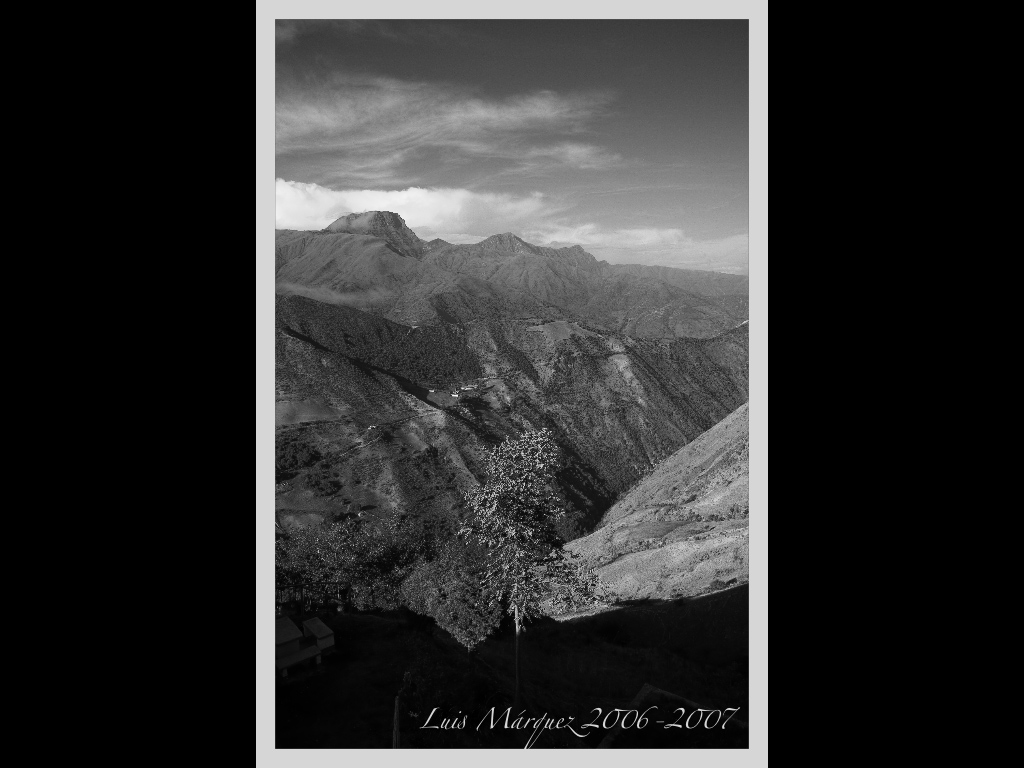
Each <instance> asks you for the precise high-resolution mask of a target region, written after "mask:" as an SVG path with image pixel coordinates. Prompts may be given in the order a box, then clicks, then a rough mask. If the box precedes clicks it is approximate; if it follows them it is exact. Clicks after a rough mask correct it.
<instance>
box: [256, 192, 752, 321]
mask: <svg viewBox="0 0 1024 768" xmlns="http://www.w3.org/2000/svg"><path fill="white" fill-rule="evenodd" d="M276 264H277V282H278V286H279V291H280V292H282V293H294V294H298V295H304V296H309V297H311V298H315V299H317V300H320V301H327V302H333V303H341V304H348V305H351V306H358V307H359V308H361V309H364V310H366V311H368V312H372V313H374V314H378V315H380V316H382V317H386V318H388V319H390V320H393V321H396V322H400V323H404V324H409V325H433V324H438V323H442V322H448V323H459V322H469V321H471V320H478V319H481V318H492V319H496V320H510V319H525V318H540V319H541V320H544V321H550V320H582V321H584V322H586V323H587V324H589V325H592V326H594V327H595V328H597V329H600V330H602V331H607V332H613V333H623V334H626V335H629V336H633V337H642V338H682V337H690V338H707V337H711V336H715V335H717V334H719V333H721V332H723V331H725V330H728V329H729V328H733V327H735V326H736V325H738V324H739V323H741V322H742V321H743V320H745V319H746V316H747V307H746V294H747V278H746V277H743V276H737V275H724V274H718V273H710V272H699V271H694V270H680V269H672V268H670V267H645V266H640V265H634V264H615V265H612V264H608V263H607V262H604V261H598V260H597V259H596V258H594V256H592V255H591V254H589V253H587V252H586V251H584V250H583V249H582V248H581V247H580V246H578V245H576V246H572V247H568V248H546V247H542V246H536V245H532V244H530V243H527V242H526V241H524V240H522V239H521V238H519V237H517V236H516V235H514V234H512V233H505V234H500V235H493V236H492V237H489V238H487V239H485V240H483V241H481V242H479V243H474V244H469V245H465V244H452V243H447V242H445V241H444V240H440V239H435V240H432V241H430V242H427V243H425V242H423V241H422V240H420V238H419V237H417V236H416V234H415V233H414V232H413V231H412V230H410V229H409V228H408V227H407V226H406V225H405V222H404V221H403V220H402V218H401V217H400V216H398V215H397V214H394V213H390V212H387V211H367V212H365V213H360V214H346V215H345V216H342V217H341V218H339V219H338V220H337V221H335V222H334V223H332V224H331V225H330V226H329V227H327V228H326V229H325V230H323V231H320V232H295V231H291V230H283V231H279V232H278V234H277V259H276Z"/></svg>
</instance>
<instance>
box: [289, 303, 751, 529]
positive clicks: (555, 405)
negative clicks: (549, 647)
mask: <svg viewBox="0 0 1024 768" xmlns="http://www.w3.org/2000/svg"><path fill="white" fill-rule="evenodd" d="M276 314H277V354H276V363H277V373H276V381H277V419H278V425H279V427H278V466H279V476H280V480H281V485H280V486H279V494H278V498H277V506H278V508H279V510H281V514H282V515H284V516H285V517H287V516H289V515H291V516H293V521H295V522H299V521H302V520H305V519H309V515H310V514H313V515H319V516H327V517H335V516H339V515H344V514H356V513H358V512H364V514H365V515H369V516H382V517H386V516H387V515H389V514H391V513H393V512H398V513H402V514H405V513H410V512H412V511H414V510H415V511H416V512H417V514H418V513H423V512H424V511H429V510H435V511H437V512H438V513H442V512H444V511H445V510H451V509H454V508H457V507H459V505H460V504H461V494H462V493H463V492H464V491H465V490H467V489H469V488H471V487H473V486H474V485H475V484H476V483H477V482H479V481H480V480H482V479H483V469H482V468H483V463H482V460H483V456H484V454H485V452H486V451H487V450H489V449H490V448H492V447H493V446H494V445H495V444H497V443H498V442H500V440H502V439H504V438H505V437H507V436H513V435H518V434H521V433H522V432H523V431H525V430H529V429H540V428H542V427H550V428H552V429H553V430H554V431H555V432H556V434H557V435H558V439H559V443H560V445H561V447H562V448H563V451H564V453H565V454H566V456H567V457H568V464H569V465H568V467H567V468H566V470H565V471H564V472H563V473H562V475H561V476H560V481H561V485H562V487H563V491H564V493H565V495H566V497H567V499H568V501H569V503H570V505H571V507H572V509H574V510H575V511H576V512H577V513H578V521H577V522H578V526H579V527H580V529H581V530H576V531H574V532H573V533H574V535H578V534H579V533H581V532H583V531H584V530H590V529H592V527H593V526H594V525H595V524H596V523H597V522H598V520H599V518H600V516H601V514H602V513H604V511H605V510H606V509H607V508H608V506H609V505H610V503H611V501H612V500H613V499H614V498H615V496H616V495H618V494H620V493H622V492H623V491H625V490H626V489H627V488H629V487H630V486H631V485H632V484H633V483H635V482H636V480H637V479H639V478H640V477H642V476H643V475H645V474H646V473H647V472H649V470H650V469H651V467H652V466H654V465H655V464H656V463H657V462H659V461H660V460H662V459H664V458H665V457H667V456H669V455H670V454H671V453H673V452H674V451H675V450H676V449H678V448H679V447H680V446H682V445H684V444H685V443H687V442H689V441H690V440H692V439H693V438H695V437H697V436H698V435H699V434H701V433H702V432H704V431H705V430H707V429H708V428H710V427H711V426H712V425H714V424H715V423H717V422H718V421H720V420H721V419H723V418H724V417H725V416H726V415H728V414H729V413H730V412H731V411H733V410H735V409H736V408H737V407H739V406H740V405H742V404H743V403H744V402H745V401H746V399H747V340H748V334H747V327H746V325H743V326H740V327H738V328H735V329H732V330H730V331H728V332H726V333H724V334H720V335H719V336H717V337H713V338H710V339H685V338H681V339H671V340H669V339H659V340H655V339H634V338H630V337H626V336H622V335H618V334H613V333H607V332H601V331H598V330H595V329H593V328H590V327H586V326H585V325H583V324H581V323H577V322H570V321H562V320H556V321H551V322H547V323H543V322H536V321H535V320H531V321H519V320H500V319H480V320H473V321H466V322H463V323H461V324H458V325H454V324H447V323H442V324H438V325H433V326H421V327H418V328H410V327H408V326H404V325H399V324H397V323H393V322H391V321H388V320H386V319H383V318H381V317H378V316H376V315H373V314H371V313H369V312H364V311H362V310H360V309H357V308H355V307H349V306H344V305H338V304H328V303H325V302H321V301H315V300H312V299H310V298H308V297H305V296H296V295H282V296H279V297H278V299H277V312H276ZM453 393H454V395H453ZM371 427H372V429H371Z"/></svg>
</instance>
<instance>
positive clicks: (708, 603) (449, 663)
mask: <svg viewBox="0 0 1024 768" xmlns="http://www.w3.org/2000/svg"><path fill="white" fill-rule="evenodd" d="M320 615H321V617H322V618H323V620H324V621H325V622H326V623H327V624H328V625H330V626H331V628H332V629H333V630H334V632H335V643H336V645H335V652H334V653H333V654H330V655H328V656H325V657H324V659H323V663H322V664H321V665H319V666H315V665H312V664H310V665H304V666H302V667H296V668H293V669H292V670H290V672H289V677H288V678H287V679H285V680H282V679H280V678H279V679H278V682H277V690H276V728H277V740H276V746H277V747H278V748H390V747H391V746H392V731H393V722H394V711H395V696H396V695H400V706H399V714H400V723H399V728H400V741H401V747H402V748H522V747H524V746H525V745H526V744H527V742H528V741H529V740H530V737H531V735H532V734H533V731H534V727H533V724H530V726H529V727H526V728H516V727H514V726H515V725H516V723H515V718H516V716H517V715H519V714H520V713H521V712H523V711H524V710H525V714H523V716H522V717H523V719H525V718H537V717H541V716H544V715H546V716H547V717H549V718H552V720H553V721H557V720H558V719H559V718H563V719H564V721H565V723H564V724H570V723H568V718H569V717H570V716H571V717H574V718H575V720H574V721H573V722H572V723H571V725H572V727H573V728H575V729H576V731H577V732H578V733H582V734H586V735H585V736H583V737H578V736H576V735H574V734H573V733H571V732H570V731H569V730H568V729H566V728H563V729H562V730H545V731H543V732H542V733H541V734H540V735H539V737H538V738H537V740H536V742H535V743H534V745H533V747H534V748H536V749H543V748H577V749H579V748H582V749H587V748H597V747H598V746H599V745H600V746H603V747H606V748H629V749H643V748H660V749H665V748H684V749H686V748H703V749H709V748H710V749H714V748H745V747H746V746H747V730H746V727H745V723H746V722H747V721H748V720H749V719H750V712H749V710H748V706H749V692H748V670H747V664H748V648H747V638H748V589H747V585H745V584H744V585H740V586H738V587H736V588H733V589H729V590H726V591H723V592H718V593H715V594H712V595H708V596H704V597H699V598H686V599H680V600H667V601H637V602H634V603H630V604H620V605H619V606H618V607H616V608H615V609H614V610H610V611H606V612H604V613H599V614H596V615H592V616H585V617H582V618H578V619H574V620H570V621H564V622H556V621H553V620H550V619H546V620H541V621H536V622H533V623H531V624H528V625H527V628H526V631H525V632H524V633H523V635H522V638H521V644H520V665H521V673H522V676H523V685H522V687H523V691H522V701H521V702H520V707H519V710H517V711H515V712H512V713H510V715H509V717H508V718H507V720H506V719H505V718H504V717H503V713H504V711H505V709H506V708H507V707H509V706H511V704H512V692H513V685H514V657H513V651H512V640H513V633H512V632H511V629H510V627H503V628H502V631H501V632H499V633H498V635H497V636H496V637H494V638H492V639H490V640H488V641H487V642H485V643H483V644H482V645H481V646H479V647H478V648H477V649H476V650H475V651H473V652H472V653H470V652H468V651H466V649H465V648H463V647H462V646H461V645H459V644H458V643H456V642H455V641H454V640H453V639H452V638H451V637H450V636H449V635H448V634H447V633H446V632H444V631H442V630H439V629H437V628H436V627H435V626H434V623H433V621H432V620H429V619H423V618H422V617H419V616H416V615H414V614H410V613H407V612H396V613H387V614H382V613H346V614H320ZM645 686H647V687H646V688H645ZM694 706H699V707H703V708H710V709H719V710H725V709H726V708H736V707H739V708H740V709H739V710H738V711H736V712H735V713H734V715H733V719H732V720H730V721H729V722H728V723H727V725H726V727H725V728H724V729H723V728H722V727H721V725H720V720H719V718H721V719H722V720H724V719H725V716H728V714H729V713H728V712H725V713H724V716H718V715H712V716H711V717H712V724H713V725H714V727H712V728H707V727H705V725H704V722H703V720H702V719H701V720H699V719H698V715H693V716H692V717H691V719H690V724H691V727H689V728H687V727H686V726H685V724H686V718H687V717H690V716H691V712H692V710H693V709H694ZM492 707H493V708H494V716H493V719H494V721H496V722H495V725H494V727H491V723H492V719H491V717H490V716H489V715H488V713H489V712H490V710H491V709H492ZM597 707H599V708H600V709H601V712H600V713H598V712H597V711H596V710H595V708H597ZM650 707H656V709H650V710H649V711H648V712H647V724H646V726H645V727H643V728H637V727H636V725H635V724H634V722H635V720H636V719H637V716H634V715H630V716H629V718H627V720H628V721H634V722H630V723H629V725H630V727H629V728H627V729H625V730H623V729H621V728H615V727H613V726H614V724H615V722H616V720H617V719H618V716H617V715H615V714H611V715H610V716H609V714H608V713H609V712H611V711H612V710H614V709H615V708H622V709H626V710H631V709H637V710H639V712H638V714H639V713H642V712H643V711H644V710H648V708H650ZM680 707H683V708H685V711H684V712H683V713H682V715H681V713H680V712H679V711H678V708H680ZM435 708H436V710H435ZM431 712H433V716H432V717H431ZM428 718H430V720H429V724H430V725H441V724H442V722H443V720H444V719H448V720H449V723H451V722H452V721H454V722H455V723H461V722H463V721H465V727H464V728H459V729H451V730H449V729H440V728H438V729H423V728H421V726H423V725H424V724H428ZM481 721H483V724H482V725H480V723H481ZM657 721H662V723H658V722H657ZM506 722H507V723H508V726H509V727H506ZM676 722H678V723H679V724H682V725H683V727H682V728H666V727H665V726H666V725H667V724H671V723H676ZM588 723H596V725H597V726H599V727H593V728H584V727H582V726H583V725H586V724H588ZM716 723H718V724H716ZM519 725H523V723H522V721H520V723H519ZM478 726H479V728H478ZM604 726H607V727H604Z"/></svg>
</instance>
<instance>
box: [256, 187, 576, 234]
mask: <svg viewBox="0 0 1024 768" xmlns="http://www.w3.org/2000/svg"><path fill="white" fill-rule="evenodd" d="M276 194H277V223H276V226H277V228H278V229H323V228H324V227H326V226H327V225H328V224H330V223H331V222H332V221H334V220H335V219H337V218H338V217H339V216H341V214H343V213H360V212H362V211H393V212H395V213H397V214H398V215H399V216H401V217H402V218H403V219H404V220H405V223H406V224H407V225H408V226H409V228H410V229H412V230H413V231H414V232H416V234H417V235H419V236H420V237H422V238H423V239H425V240H430V239H432V238H434V237H441V238H442V239H445V240H448V239H449V238H452V237H454V238H459V239H456V240H451V242H466V239H465V238H474V237H475V240H471V241H472V242H475V241H476V240H482V239H483V238H484V237H487V236H489V235H493V234H494V233H495V232H507V231H510V230H520V231H521V230H522V228H523V227H524V226H525V225H526V223H527V222H529V221H532V220H536V219H539V218H543V217H544V216H545V215H550V214H552V213H556V212H558V211H559V210H561V209H560V208H559V207H558V206H557V205H555V204H553V203H551V202H550V201H548V200H547V199H546V198H545V196H544V195H542V194H541V193H539V192H533V193H529V194H526V195H518V196H517V195H509V194H499V193H493V192H474V191H471V190H468V189H437V188H435V189H424V188H420V187H409V188H408V189H403V190H391V191H380V190H371V189H363V190H358V189H347V190H333V189H328V188H327V187H322V186H320V185H319V184H306V183H302V182H297V181H285V180H284V179H278V180H277V184H276Z"/></svg>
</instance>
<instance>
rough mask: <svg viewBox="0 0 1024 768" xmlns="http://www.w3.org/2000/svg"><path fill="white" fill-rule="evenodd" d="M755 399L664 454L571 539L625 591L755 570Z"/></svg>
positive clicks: (716, 580) (675, 592)
mask: <svg viewBox="0 0 1024 768" xmlns="http://www.w3.org/2000/svg"><path fill="white" fill-rule="evenodd" d="M748 482H749V449H748V407H747V405H746V404H744V405H742V406H741V407H739V408H737V409H736V411H734V412H733V413H732V414H730V415H729V416H728V417H727V418H725V419H723V420H722V421H721V422H719V423H718V424H716V425H715V426H714V427H712V428H711V429H709V430H708V431H707V432H705V433H703V434H702V435H700V437H698V438H697V439H696V440H694V441H693V442H691V443H689V444H688V445H685V446H683V447H682V448H681V449H679V450H678V451H676V452H675V453H674V454H673V455H672V456H670V457H669V458H667V459H666V460H665V461H663V462H661V464H659V465H658V466H657V467H656V468H655V469H654V471H652V472H651V474H650V475H648V476H647V477H645V478H644V479H643V480H642V481H641V482H640V483H639V484H638V485H637V486H636V487H635V488H633V489H632V490H631V491H630V492H629V493H627V494H626V495H625V496H624V497H623V498H622V499H620V500H619V501H618V502H617V503H616V504H615V505H614V506H613V507H612V508H611V509H610V510H609V511H608V512H607V513H606V514H605V515H604V518H603V519H602V521H601V522H602V525H601V527H600V528H598V529H597V530H595V531H594V532H593V533H592V534H590V535H588V536H585V537H583V538H580V539H577V540H576V541H573V542H571V543H570V544H568V545H566V546H567V549H570V550H571V551H574V552H577V553H579V554H581V555H583V556H585V557H587V558H588V559H590V560H591V561H592V562H593V563H595V564H597V565H598V569H597V572H598V574H599V575H600V577H601V581H602V583H603V584H604V585H605V586H606V588H608V590H609V592H610V593H611V594H612V595H614V596H615V597H617V598H619V599H638V598H647V597H659V598H668V597H684V596H692V595H695V594H700V593H703V592H707V591H714V590H716V589H719V588H721V587H724V586H725V585H726V584H730V583H734V582H740V583H742V582H745V581H747V580H748V578H749V540H748V530H749V528H748V522H747V516H748V514H749V501H748V499H749V496H748Z"/></svg>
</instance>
